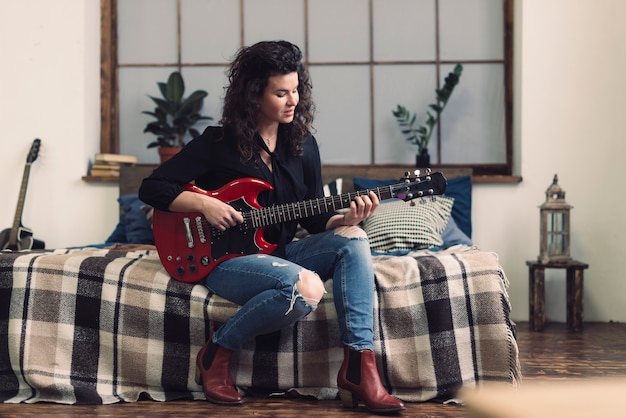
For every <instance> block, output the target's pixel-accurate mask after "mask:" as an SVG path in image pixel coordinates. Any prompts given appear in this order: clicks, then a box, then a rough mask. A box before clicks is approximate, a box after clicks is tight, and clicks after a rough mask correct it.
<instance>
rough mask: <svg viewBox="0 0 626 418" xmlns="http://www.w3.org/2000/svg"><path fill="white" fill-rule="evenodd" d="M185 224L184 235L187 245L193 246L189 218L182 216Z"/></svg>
mask: <svg viewBox="0 0 626 418" xmlns="http://www.w3.org/2000/svg"><path fill="white" fill-rule="evenodd" d="M183 223H184V224H185V236H186V237H187V247H189V248H193V247H194V244H193V234H192V233H191V220H190V219H189V218H188V217H186V216H185V217H184V218H183Z"/></svg>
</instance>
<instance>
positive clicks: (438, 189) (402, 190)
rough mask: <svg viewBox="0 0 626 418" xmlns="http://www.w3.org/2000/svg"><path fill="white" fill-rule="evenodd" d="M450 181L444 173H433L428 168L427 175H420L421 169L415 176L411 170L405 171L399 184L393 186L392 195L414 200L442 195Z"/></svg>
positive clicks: (405, 199)
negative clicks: (411, 173)
mask: <svg viewBox="0 0 626 418" xmlns="http://www.w3.org/2000/svg"><path fill="white" fill-rule="evenodd" d="M447 186H448V181H447V180H446V178H445V177H444V175H443V174H441V173H439V172H436V173H431V171H430V169H427V170H426V175H423V176H420V172H419V170H416V171H415V174H414V175H413V176H411V175H410V173H409V172H406V173H404V177H403V178H401V179H400V181H399V183H398V184H394V185H393V186H391V194H392V197H395V198H398V199H402V200H404V201H408V200H413V199H416V198H420V197H427V196H437V195H442V194H444V193H445V191H446V187H447Z"/></svg>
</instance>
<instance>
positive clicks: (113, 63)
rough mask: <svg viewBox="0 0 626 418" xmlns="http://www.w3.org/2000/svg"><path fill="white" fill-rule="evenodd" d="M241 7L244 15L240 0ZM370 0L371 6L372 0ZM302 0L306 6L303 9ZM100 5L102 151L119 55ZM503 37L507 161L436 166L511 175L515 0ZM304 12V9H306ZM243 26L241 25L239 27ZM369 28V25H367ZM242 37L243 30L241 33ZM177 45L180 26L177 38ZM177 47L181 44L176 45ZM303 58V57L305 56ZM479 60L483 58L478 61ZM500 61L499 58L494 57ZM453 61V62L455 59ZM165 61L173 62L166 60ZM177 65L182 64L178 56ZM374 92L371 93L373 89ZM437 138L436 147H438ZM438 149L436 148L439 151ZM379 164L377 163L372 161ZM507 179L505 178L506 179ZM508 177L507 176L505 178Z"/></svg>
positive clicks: (115, 98)
mask: <svg viewBox="0 0 626 418" xmlns="http://www.w3.org/2000/svg"><path fill="white" fill-rule="evenodd" d="M239 1H240V3H241V6H242V7H241V10H242V15H243V0H239ZM369 1H370V10H371V7H372V0H369ZM306 2H307V0H305V9H306ZM100 7H101V22H100V24H101V50H100V60H101V64H100V89H101V92H100V114H101V127H100V151H101V152H103V153H119V150H120V143H119V141H120V132H119V84H118V82H119V80H118V68H119V63H118V57H117V55H118V54H117V52H118V51H117V0H100ZM177 9H178V14H179V17H178V19H179V20H180V0H179V1H178V2H177ZM503 11H504V16H503V22H504V27H503V37H504V55H503V57H504V58H503V60H502V61H503V65H504V113H505V120H504V123H505V126H504V129H505V150H506V151H505V152H506V162H505V163H499V164H442V165H439V164H436V163H435V164H433V165H432V166H433V168H437V167H442V166H446V167H470V168H472V169H473V172H474V175H475V176H483V177H484V176H487V177H488V176H493V177H500V178H502V176H505V177H507V176H508V177H509V178H510V177H512V176H513V148H514V147H513V57H514V54H513V44H514V39H513V37H514V30H513V28H514V0H503ZM305 13H306V11H305ZM242 19H243V16H242ZM242 30H243V29H242ZM370 31H371V28H370ZM241 39H242V40H243V33H242V34H241ZM178 42H179V45H180V28H179V39H178ZM179 50H180V48H179ZM305 59H306V57H305ZM460 62H461V63H472V62H479V61H471V60H469V61H460ZM480 62H482V61H480ZM497 62H500V61H497ZM455 63H456V62H455ZM369 64H370V66H371V67H373V66H374V65H377V64H380V63H378V62H376V61H374V60H371V61H370V63H369ZM435 64H437V66H438V68H439V66H440V65H442V64H453V63H452V62H447V61H444V60H439V58H437V61H436V62H435ZM167 65H172V63H168V64H167ZM175 65H178V67H179V68H181V67H182V66H184V64H183V63H181V62H180V54H179V58H178V63H176V64H175ZM311 65H323V63H312V64H311ZM372 94H373V93H372ZM372 101H373V98H372ZM371 146H372V147H374V133H373V131H372V138H371ZM440 146H441V143H440V141H437V147H440ZM440 153H441V150H440V149H438V155H440ZM373 165H379V164H373ZM505 181H506V180H505ZM508 181H510V179H509V180H508Z"/></svg>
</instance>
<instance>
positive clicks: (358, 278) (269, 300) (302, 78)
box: [139, 41, 405, 412]
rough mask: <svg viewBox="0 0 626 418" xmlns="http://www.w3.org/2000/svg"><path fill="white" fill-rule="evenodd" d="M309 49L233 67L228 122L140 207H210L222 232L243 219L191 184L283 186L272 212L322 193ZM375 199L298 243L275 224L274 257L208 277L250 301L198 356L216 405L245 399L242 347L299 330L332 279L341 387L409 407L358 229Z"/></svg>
mask: <svg viewBox="0 0 626 418" xmlns="http://www.w3.org/2000/svg"><path fill="white" fill-rule="evenodd" d="M301 59H302V53H301V52H300V49H299V48H298V47H297V46H295V45H293V44H291V43H289V42H286V41H277V42H260V43H257V44H255V45H253V46H251V47H247V48H242V49H241V50H240V51H239V52H238V54H237V56H236V57H235V59H234V61H233V62H232V64H231V67H230V70H229V73H228V78H229V82H230V84H229V86H228V88H227V90H226V96H225V99H224V110H223V115H222V119H221V121H220V123H221V125H222V127H209V128H207V129H206V130H205V131H204V133H203V134H202V135H201V136H200V137H198V138H195V139H194V140H192V141H190V142H189V143H188V144H187V145H186V146H185V147H184V148H183V150H182V151H181V152H180V153H179V154H177V155H176V156H175V157H173V158H172V159H171V160H169V161H168V162H166V163H164V164H163V165H161V166H160V167H158V168H157V169H156V170H154V172H153V173H152V175H151V176H150V177H148V178H146V179H144V181H143V183H142V186H141V188H140V190H139V195H140V198H141V200H143V201H144V202H146V203H148V204H150V205H152V206H154V207H155V208H157V209H160V210H164V211H173V212H201V213H202V214H203V215H204V216H205V217H206V219H207V221H208V222H209V223H210V224H211V225H213V226H214V227H215V228H217V229H218V230H220V231H226V229H227V228H232V227H234V226H236V225H238V224H240V223H242V222H243V217H242V215H241V213H240V211H238V210H237V209H235V208H234V207H233V206H231V205H229V204H227V203H224V202H223V201H222V200H220V199H219V198H216V197H212V196H209V195H208V194H201V193H194V192H191V191H184V190H183V188H182V187H181V185H183V184H185V183H188V182H190V181H192V180H194V181H195V184H196V186H199V187H200V188H202V189H205V190H216V189H219V188H220V187H222V186H224V185H225V184H227V183H229V182H231V181H233V180H236V179H240V178H245V177H253V178H259V179H262V180H264V181H266V182H267V183H269V184H271V185H272V186H273V190H270V191H264V192H263V193H260V194H259V196H258V198H259V203H260V204H261V205H262V206H264V207H265V206H271V205H274V204H281V203H291V202H299V201H305V200H309V199H314V198H318V197H322V196H323V191H322V180H321V163H320V156H319V150H318V146H317V142H316V141H315V138H314V137H313V136H312V135H311V134H310V130H311V126H312V121H313V113H314V104H313V101H312V99H311V82H310V80H309V75H308V72H307V70H306V69H305V67H304V66H303V64H302V63H301ZM378 203H379V202H378V199H377V197H376V195H375V194H374V193H370V194H369V196H362V197H357V198H356V199H355V200H354V202H351V203H350V208H349V211H347V212H346V213H344V214H339V213H336V212H332V213H328V214H321V215H317V216H311V217H308V218H305V219H301V220H300V223H301V224H302V226H304V227H305V228H306V229H307V230H308V231H309V232H310V233H311V234H312V235H311V236H309V237H307V238H305V239H302V240H298V241H294V242H292V239H293V237H294V234H295V231H296V227H297V222H296V221H292V222H284V223H279V224H276V225H272V226H270V227H268V228H267V229H266V230H265V239H266V240H267V241H269V242H272V243H276V244H277V248H276V250H275V251H274V252H273V253H272V254H271V255H259V254H252V255H243V256H239V257H235V258H229V259H227V260H225V261H222V262H220V263H219V264H218V265H217V266H216V267H215V268H213V270H211V272H210V273H209V275H208V276H207V277H206V279H204V284H205V285H206V287H207V288H209V289H210V290H211V291H212V292H214V293H215V294H217V295H220V296H222V297H224V298H225V299H228V300H230V301H232V302H235V303H237V304H239V305H241V307H242V308H241V309H240V310H239V311H238V312H237V314H235V315H234V316H233V317H232V318H230V319H229V320H228V321H227V322H226V323H225V324H224V325H223V326H221V327H220V328H219V329H217V330H216V331H215V332H214V333H213V335H212V336H211V338H209V340H208V341H207V343H206V344H205V345H204V346H203V347H202V349H201V350H200V352H199V353H198V357H197V366H198V370H199V377H201V382H199V383H201V384H202V385H203V390H204V393H205V395H206V398H207V399H208V400H209V401H211V402H214V403H218V404H235V405H237V404H241V403H242V400H241V397H240V396H239V393H238V392H237V390H236V389H235V387H234V386H233V384H232V382H231V378H230V374H229V362H230V358H231V355H232V353H233V352H234V351H238V350H240V349H241V348H242V347H243V345H244V344H245V343H246V342H248V341H250V340H251V339H253V338H254V337H255V336H257V335H261V334H267V333H271V332H274V331H277V330H279V329H281V328H284V327H288V326H291V325H293V324H294V323H295V322H296V321H298V320H300V319H302V318H303V317H305V316H306V315H308V314H309V313H311V312H312V311H313V310H315V309H316V308H317V305H318V303H319V302H320V300H321V299H322V297H323V294H324V292H325V291H324V286H323V282H322V279H321V278H324V279H326V278H333V280H334V281H333V294H334V299H335V305H336V309H337V314H338V317H339V326H340V330H341V342H342V343H343V345H344V346H345V349H344V353H345V358H344V361H343V364H342V366H341V369H340V371H339V375H338V377H337V385H338V387H339V389H340V394H341V397H342V400H343V403H344V405H346V406H351V407H356V406H357V405H358V400H359V399H360V400H362V401H363V402H364V403H365V406H366V407H367V408H368V409H370V410H372V411H375V412H395V411H400V410H403V409H405V408H404V405H403V403H402V402H401V401H400V400H398V399H396V398H394V397H392V396H391V395H389V394H388V393H387V391H386V390H385V388H384V387H383V386H382V383H381V381H380V378H379V376H378V372H377V370H376V361H375V357H374V353H373V351H372V350H373V295H374V274H373V269H372V263H371V257H370V251H369V244H368V241H367V237H366V235H365V233H364V232H363V231H362V230H361V229H360V228H358V227H357V226H356V225H357V224H358V223H359V222H361V221H362V220H363V219H365V218H367V217H368V216H369V215H371V214H372V212H373V211H374V210H375V209H376V207H377V206H378Z"/></svg>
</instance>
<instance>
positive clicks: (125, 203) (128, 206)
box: [114, 194, 154, 244]
mask: <svg viewBox="0 0 626 418" xmlns="http://www.w3.org/2000/svg"><path fill="white" fill-rule="evenodd" d="M117 200H118V202H120V205H121V206H122V211H123V215H122V217H120V221H122V219H123V221H124V226H125V228H126V241H125V243H127V244H154V236H153V235H152V227H151V226H150V223H149V222H148V219H146V214H145V212H144V211H143V210H142V209H141V207H142V206H144V205H145V204H144V203H143V202H142V201H141V200H139V197H138V196H137V195H136V194H127V195H123V196H120V197H119V198H118V199H117ZM114 232H115V231H114Z"/></svg>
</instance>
